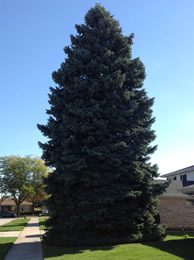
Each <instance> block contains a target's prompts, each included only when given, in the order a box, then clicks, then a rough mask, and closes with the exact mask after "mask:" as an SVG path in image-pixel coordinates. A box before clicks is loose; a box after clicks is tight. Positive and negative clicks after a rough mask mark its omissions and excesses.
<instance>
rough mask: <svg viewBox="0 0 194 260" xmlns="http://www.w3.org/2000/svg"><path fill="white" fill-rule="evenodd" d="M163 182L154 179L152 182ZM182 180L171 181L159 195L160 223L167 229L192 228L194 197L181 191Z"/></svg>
mask: <svg viewBox="0 0 194 260" xmlns="http://www.w3.org/2000/svg"><path fill="white" fill-rule="evenodd" d="M160 182H164V180H155V181H154V183H160ZM182 189H183V184H182V181H172V182H171V184H170V185H169V187H168V188H167V190H166V192H165V193H164V194H162V195H161V196H159V201H160V204H159V206H158V212H159V215H160V223H161V224H166V225H167V228H168V229H178V230H180V229H187V230H194V197H191V196H189V195H187V194H184V193H183V192H182Z"/></svg>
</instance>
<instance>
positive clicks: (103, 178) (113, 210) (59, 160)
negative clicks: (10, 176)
mask: <svg viewBox="0 0 194 260" xmlns="http://www.w3.org/2000/svg"><path fill="white" fill-rule="evenodd" d="M75 27H76V29H77V35H76V36H73V35H72V36H71V45H70V46H68V47H65V48H64V52H65V54H66V56H67V58H66V59H65V61H64V62H63V63H62V64H61V67H60V68H59V70H58V71H56V72H54V73H53V75H52V76H53V80H54V81H55V83H56V84H57V86H56V87H55V88H50V90H51V94H50V95H49V103H50V109H49V110H47V114H48V115H49V119H48V123H47V125H38V128H39V129H40V130H41V132H42V133H43V134H44V135H45V136H46V137H48V139H49V141H48V142H46V143H40V147H41V148H42V150H43V159H44V160H45V162H46V165H48V166H50V167H53V168H54V169H55V170H54V172H53V173H52V174H50V176H49V178H48V179H47V183H46V184H47V192H48V193H49V194H50V197H49V199H48V206H49V210H50V213H51V218H50V219H49V220H48V222H47V225H48V227H49V231H48V232H47V234H46V236H45V238H44V239H45V242H46V243H47V244H51V245H62V246H80V245H87V246H88V245H105V244H117V243H128V242H135V241H147V240H156V239H160V238H162V237H163V236H164V234H165V228H164V226H162V225H159V224H157V223H156V221H155V216H156V215H157V211H156V206H157V196H158V195H159V194H161V193H162V192H163V191H164V189H165V185H159V184H157V185H153V178H154V177H157V176H158V174H157V167H156V166H151V165H150V163H149V158H150V155H151V154H152V153H153V152H154V151H155V149H156V147H152V146H151V142H152V141H153V140H154V139H155V134H154V132H153V130H152V129H151V126H152V124H153V122H154V118H153V117H152V109H151V107H152V105H153V102H154V100H153V99H152V98H148V96H147V93H146V91H145V90H144V89H143V87H142V86H143V81H144V79H145V69H144V65H143V64H142V62H141V61H140V60H139V58H136V59H132V56H131V45H132V40H133V34H131V35H130V36H129V37H126V36H123V34H122V30H121V28H120V25H119V22H118V21H116V20H115V19H114V18H113V16H111V14H110V13H109V12H107V11H106V10H105V9H104V7H102V6H100V5H99V4H97V5H96V6H95V7H94V8H91V9H90V10H89V11H88V13H87V14H86V16H85V23H84V24H81V25H76V26H75Z"/></svg>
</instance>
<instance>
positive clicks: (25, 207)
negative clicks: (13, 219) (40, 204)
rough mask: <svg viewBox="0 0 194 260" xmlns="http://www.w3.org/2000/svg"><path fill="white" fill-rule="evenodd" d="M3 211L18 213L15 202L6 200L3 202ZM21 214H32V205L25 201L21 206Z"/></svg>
mask: <svg viewBox="0 0 194 260" xmlns="http://www.w3.org/2000/svg"><path fill="white" fill-rule="evenodd" d="M1 211H12V212H16V204H15V202H14V201H13V200H8V201H6V200H4V201H2V202H1ZM20 212H21V213H22V212H26V213H27V212H32V203H31V202H27V201H24V202H22V204H21V205H20Z"/></svg>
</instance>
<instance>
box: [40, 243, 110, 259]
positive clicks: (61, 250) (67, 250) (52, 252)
mask: <svg viewBox="0 0 194 260" xmlns="http://www.w3.org/2000/svg"><path fill="white" fill-rule="evenodd" d="M42 247H43V251H44V256H45V257H57V256H62V255H69V254H82V253H84V251H86V250H89V251H98V250H100V251H107V250H111V249H113V248H114V246H91V247H90V246H88V247H55V246H47V245H45V244H44V243H42Z"/></svg>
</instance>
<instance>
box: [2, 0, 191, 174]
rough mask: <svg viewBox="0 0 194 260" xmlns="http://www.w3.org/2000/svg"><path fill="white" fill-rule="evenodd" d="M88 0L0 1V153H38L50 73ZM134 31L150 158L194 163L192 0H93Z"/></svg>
mask: <svg viewBox="0 0 194 260" xmlns="http://www.w3.org/2000/svg"><path fill="white" fill-rule="evenodd" d="M95 3H96V1H93V0H83V1H78V0H71V1H64V0H56V1H54V0H33V1H26V0H17V1H15V0H6V1H5V0H4V1H0V37H1V41H0V90H1V92H0V93H1V95H0V111H1V117H0V118H1V127H0V156H5V155H20V156H25V155H30V154H31V155H34V156H41V150H40V149H39V147H38V144H37V143H38V140H40V141H43V142H44V140H45V139H44V138H43V136H42V134H41V133H40V132H39V130H38V129H37V127H36V124H37V123H40V124H45V123H46V121H47V116H46V113H45V110H46V108H48V107H49V106H48V93H49V86H53V87H54V86H55V84H54V82H53V81H52V78H51V73H52V72H53V71H54V70H57V69H58V68H59V66H60V64H61V62H62V61H63V60H64V57H65V55H64V53H63V48H64V46H66V45H69V44H70V37H69V36H70V34H75V33H76V31H75V28H74V26H75V24H81V23H83V22H84V16H85V14H86V12H87V11H88V10H89V8H90V7H93V6H94V5H95ZM97 3H101V4H102V5H103V6H104V7H105V8H106V9H107V10H109V11H110V12H111V14H113V15H114V17H115V18H116V19H117V20H119V22H120V25H121V27H122V28H123V34H124V35H129V34H131V33H132V32H134V33H135V39H134V45H133V57H137V56H138V57H140V59H141V60H142V61H143V63H144V65H145V67H146V73H147V78H146V80H145V83H144V87H145V88H146V90H147V92H148V95H149V97H155V104H154V106H153V115H154V116H155V117H156V122H155V124H154V125H153V129H154V130H155V131H156V135H157V138H156V140H155V144H158V149H157V152H155V154H154V155H153V156H152V163H157V164H158V166H159V172H160V173H167V172H169V171H173V170H177V169H180V168H183V167H187V166H190V165H193V164H194V102H193V99H194V16H193V14H194V1H193V0H184V1H183V0H157V1H156V0H146V1H145V0H122V1H117V0H104V1H100V0H98V1H97Z"/></svg>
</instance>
